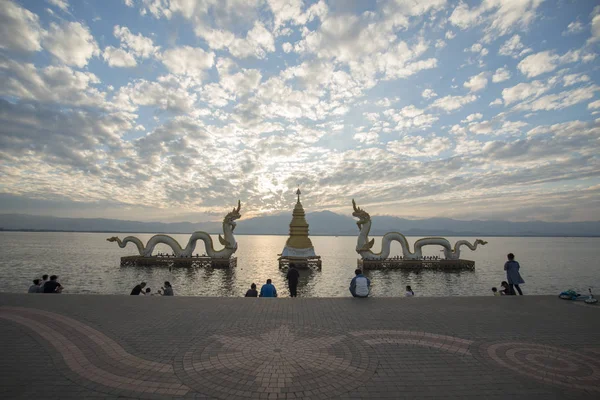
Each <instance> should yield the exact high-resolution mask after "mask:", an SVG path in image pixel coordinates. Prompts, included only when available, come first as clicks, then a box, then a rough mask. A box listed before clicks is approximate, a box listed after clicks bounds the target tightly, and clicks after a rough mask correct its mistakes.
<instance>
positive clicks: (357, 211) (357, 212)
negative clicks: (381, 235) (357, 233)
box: [352, 199, 371, 229]
mask: <svg viewBox="0 0 600 400" xmlns="http://www.w3.org/2000/svg"><path fill="white" fill-rule="evenodd" d="M352 207H353V208H354V212H353V213H352V216H353V217H354V218H358V221H356V225H358V228H359V229H361V228H362V225H363V224H366V223H367V222H369V221H370V220H371V216H370V215H369V213H368V212H366V211H365V210H362V209H361V208H360V207H357V206H356V202H355V201H354V199H352Z"/></svg>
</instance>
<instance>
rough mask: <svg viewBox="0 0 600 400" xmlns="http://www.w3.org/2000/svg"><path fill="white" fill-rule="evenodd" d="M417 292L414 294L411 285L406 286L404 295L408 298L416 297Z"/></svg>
mask: <svg viewBox="0 0 600 400" xmlns="http://www.w3.org/2000/svg"><path fill="white" fill-rule="evenodd" d="M414 295H415V292H413V290H412V288H411V287H410V285H406V293H405V294H404V296H406V297H414Z"/></svg>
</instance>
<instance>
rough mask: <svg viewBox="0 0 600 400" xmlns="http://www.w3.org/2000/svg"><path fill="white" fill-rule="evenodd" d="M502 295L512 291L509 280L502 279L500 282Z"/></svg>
mask: <svg viewBox="0 0 600 400" xmlns="http://www.w3.org/2000/svg"><path fill="white" fill-rule="evenodd" d="M500 287H501V289H500V296H508V295H509V294H511V293H510V288H509V287H508V282H506V281H502V283H501V284H500Z"/></svg>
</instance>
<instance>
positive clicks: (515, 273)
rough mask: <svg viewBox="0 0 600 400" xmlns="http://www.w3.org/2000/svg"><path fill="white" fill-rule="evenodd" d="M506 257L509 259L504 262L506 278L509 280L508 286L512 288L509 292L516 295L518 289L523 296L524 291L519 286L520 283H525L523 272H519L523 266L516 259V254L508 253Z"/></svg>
mask: <svg viewBox="0 0 600 400" xmlns="http://www.w3.org/2000/svg"><path fill="white" fill-rule="evenodd" d="M506 257H507V258H508V261H507V262H506V263H505V264H504V270H505V271H506V280H507V281H508V287H509V290H510V293H509V294H512V295H515V294H516V293H515V289H517V292H519V294H520V295H521V296H523V292H522V291H521V288H520V287H519V285H520V284H522V283H525V281H524V280H523V278H521V274H520V273H519V269H521V266H520V265H519V263H518V262H516V261H515V255H514V254H513V253H508V255H507V256H506Z"/></svg>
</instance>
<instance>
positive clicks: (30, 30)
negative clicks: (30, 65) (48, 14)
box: [0, 0, 44, 52]
mask: <svg viewBox="0 0 600 400" xmlns="http://www.w3.org/2000/svg"><path fill="white" fill-rule="evenodd" d="M43 34H44V31H43V30H42V28H41V27H40V22H39V17H38V16H37V14H34V13H32V12H31V11H29V10H27V9H25V8H23V7H21V6H19V5H18V4H16V3H15V2H13V1H11V0H5V1H3V2H2V7H0V37H1V38H2V40H0V49H8V50H12V51H17V52H32V51H40V50H41V49H42V46H41V44H40V41H41V39H42V36H43Z"/></svg>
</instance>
